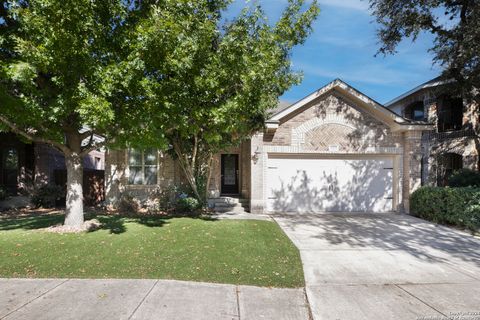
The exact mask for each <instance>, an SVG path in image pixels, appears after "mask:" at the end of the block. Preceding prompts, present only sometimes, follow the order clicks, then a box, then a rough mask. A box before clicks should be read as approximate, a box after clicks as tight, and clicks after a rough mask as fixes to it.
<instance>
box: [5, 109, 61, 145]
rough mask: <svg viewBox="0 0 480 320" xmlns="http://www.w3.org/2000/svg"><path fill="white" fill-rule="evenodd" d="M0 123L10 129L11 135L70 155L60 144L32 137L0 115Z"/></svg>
mask: <svg viewBox="0 0 480 320" xmlns="http://www.w3.org/2000/svg"><path fill="white" fill-rule="evenodd" d="M0 121H1V122H2V123H4V124H5V125H6V126H7V127H9V128H10V130H11V131H12V132H13V133H16V134H18V135H20V136H22V137H24V138H26V139H28V140H30V141H32V142H36V143H45V144H49V145H51V146H53V147H55V148H57V149H58V150H60V151H61V152H63V153H64V154H68V153H70V150H69V149H68V148H67V147H66V146H65V145H63V144H61V143H58V142H56V141H53V140H50V139H45V138H41V137H35V136H34V135H32V134H29V133H28V132H26V131H25V130H22V129H20V128H19V127H18V126H17V125H16V124H15V123H13V122H11V121H10V120H8V119H7V118H5V117H4V116H2V115H0Z"/></svg>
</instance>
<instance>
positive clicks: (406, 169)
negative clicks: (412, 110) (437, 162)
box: [402, 131, 422, 213]
mask: <svg viewBox="0 0 480 320" xmlns="http://www.w3.org/2000/svg"><path fill="white" fill-rule="evenodd" d="M403 140H404V143H403V190H402V197H403V201H402V202H403V209H404V211H405V213H410V195H411V194H412V193H413V192H414V191H415V190H417V189H418V188H419V187H420V186H421V185H422V131H406V132H404V136H403Z"/></svg>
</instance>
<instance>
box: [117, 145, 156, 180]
mask: <svg viewBox="0 0 480 320" xmlns="http://www.w3.org/2000/svg"><path fill="white" fill-rule="evenodd" d="M148 149H149V148H147V149H136V148H128V149H127V150H125V162H126V169H127V170H126V171H127V185H128V186H134V187H135V186H145V187H148V186H158V182H159V180H160V150H158V149H154V148H151V149H152V150H153V151H155V155H156V164H155V165H152V164H149V165H146V164H145V151H146V150H148ZM131 150H135V151H139V152H140V153H141V161H140V165H131V164H130V152H131ZM131 167H137V168H141V169H140V172H141V179H142V182H141V183H134V182H133V183H132V181H131V180H130V178H131V177H130V173H131V170H130V168H131ZM145 168H156V175H155V183H151V184H150V183H147V179H146V177H145V172H146V171H145Z"/></svg>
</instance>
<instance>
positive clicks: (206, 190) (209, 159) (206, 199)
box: [205, 154, 213, 202]
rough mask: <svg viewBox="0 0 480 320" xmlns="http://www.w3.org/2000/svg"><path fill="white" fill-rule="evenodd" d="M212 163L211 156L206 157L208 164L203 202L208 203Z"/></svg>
mask: <svg viewBox="0 0 480 320" xmlns="http://www.w3.org/2000/svg"><path fill="white" fill-rule="evenodd" d="M212 163H213V154H211V155H209V156H208V163H207V181H206V182H205V202H207V201H208V197H210V192H209V188H210V180H211V179H212Z"/></svg>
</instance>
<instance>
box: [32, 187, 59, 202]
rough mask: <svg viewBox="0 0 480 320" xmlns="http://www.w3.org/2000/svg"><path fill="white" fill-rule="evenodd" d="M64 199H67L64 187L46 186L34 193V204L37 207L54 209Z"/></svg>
mask: <svg viewBox="0 0 480 320" xmlns="http://www.w3.org/2000/svg"><path fill="white" fill-rule="evenodd" d="M62 198H65V191H64V189H63V188H62V186H57V185H54V184H46V185H43V186H41V187H39V188H36V189H35V190H34V191H33V195H32V202H33V204H34V205H35V206H36V207H42V208H54V207H55V206H56V204H57V201H59V200H61V199H62Z"/></svg>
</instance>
